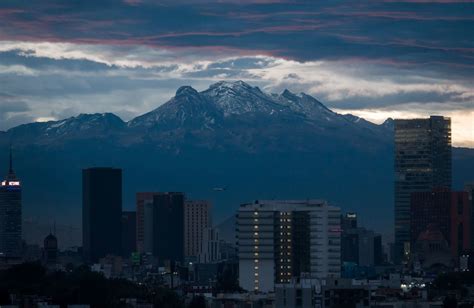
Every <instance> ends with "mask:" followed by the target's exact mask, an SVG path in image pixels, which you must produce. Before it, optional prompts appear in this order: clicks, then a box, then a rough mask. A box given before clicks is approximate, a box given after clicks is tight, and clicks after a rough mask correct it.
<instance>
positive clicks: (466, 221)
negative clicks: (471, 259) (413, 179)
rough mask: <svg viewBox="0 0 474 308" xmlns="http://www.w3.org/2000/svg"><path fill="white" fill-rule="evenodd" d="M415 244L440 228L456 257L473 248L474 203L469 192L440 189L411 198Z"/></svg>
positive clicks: (415, 194)
mask: <svg viewBox="0 0 474 308" xmlns="http://www.w3.org/2000/svg"><path fill="white" fill-rule="evenodd" d="M410 211H411V215H410V216H411V245H412V247H414V245H415V243H416V241H417V240H418V238H419V236H420V234H421V233H422V232H425V231H426V230H428V227H429V226H430V228H431V229H432V230H434V229H436V230H439V231H440V232H441V234H442V235H443V237H444V238H445V239H446V240H447V241H448V244H449V247H450V249H451V254H452V256H453V257H457V256H459V255H460V254H461V253H462V252H463V251H465V250H468V249H469V248H470V245H471V204H470V203H469V196H468V193H467V192H465V191H461V192H453V191H448V190H446V189H436V190H434V191H431V192H415V193H413V194H412V195H411V208H410Z"/></svg>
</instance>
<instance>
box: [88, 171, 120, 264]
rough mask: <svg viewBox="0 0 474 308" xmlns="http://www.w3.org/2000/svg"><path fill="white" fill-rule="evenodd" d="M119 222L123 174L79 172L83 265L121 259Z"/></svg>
mask: <svg viewBox="0 0 474 308" xmlns="http://www.w3.org/2000/svg"><path fill="white" fill-rule="evenodd" d="M121 220H122V170H121V169H116V168H89V169H84V170H82V243H83V252H84V258H85V261H86V262H97V261H98V260H99V259H100V258H103V257H105V256H107V255H115V256H120V255H121V252H122V249H121V247H122V239H121V236H120V235H121V234H122V233H121Z"/></svg>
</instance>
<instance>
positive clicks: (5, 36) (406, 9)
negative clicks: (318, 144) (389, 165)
mask: <svg viewBox="0 0 474 308" xmlns="http://www.w3.org/2000/svg"><path fill="white" fill-rule="evenodd" d="M236 79H242V80H244V81H247V82H249V83H251V84H254V85H258V86H260V87H261V88H263V89H265V90H266V91H268V92H281V91H282V90H284V89H285V88H288V89H290V90H291V91H293V92H306V93H309V94H311V95H313V96H315V97H317V98H318V99H319V100H321V101H322V102H324V103H325V104H326V105H327V106H328V107H330V108H332V109H333V110H336V111H337V112H340V113H353V114H356V115H359V116H363V117H365V118H366V119H368V120H371V121H373V122H377V123H380V122H382V121H383V120H385V119H386V118H387V117H420V116H427V115H430V114H441V115H446V116H450V117H452V121H453V143H454V144H455V145H457V146H469V147H474V2H473V1H466V0H457V1H456V0H433V1H430V0H404V1H398V0H374V1H342V0H331V1H304V2H300V1H291V2H290V1H287V0H185V1H180V0H173V1H171V0H165V1H151V0H125V1H104V0H94V1H78V0H76V1H74V0H68V1H9V0H3V1H1V2H0V130H6V129H8V128H10V127H13V126H15V125H18V124H21V123H27V122H31V121H42V120H47V119H61V118H65V117H69V116H73V115H77V114H78V113H93V112H114V113H116V114H117V115H119V116H121V117H122V118H123V119H124V120H129V119H131V118H133V117H134V116H136V115H139V114H142V113H144V112H147V111H150V110H151V109H154V108H156V107H157V106H159V105H160V104H163V103H164V102H166V101H167V100H168V99H169V98H170V97H171V96H173V95H174V93H175V91H176V89H177V88H178V87H179V86H181V85H191V86H193V87H195V88H196V89H198V90H204V89H206V88H207V87H208V86H209V85H210V84H211V83H214V82H216V81H218V80H236Z"/></svg>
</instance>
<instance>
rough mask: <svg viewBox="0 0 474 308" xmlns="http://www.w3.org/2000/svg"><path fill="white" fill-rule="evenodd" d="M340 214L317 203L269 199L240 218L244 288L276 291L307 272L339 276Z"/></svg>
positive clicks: (243, 209) (243, 207)
mask: <svg viewBox="0 0 474 308" xmlns="http://www.w3.org/2000/svg"><path fill="white" fill-rule="evenodd" d="M340 215H341V214H340V209H339V208H337V207H334V206H329V205H328V204H327V203H326V202H325V201H318V200H265V201H255V202H254V203H248V204H242V205H241V206H240V208H239V211H238V214H237V236H238V255H239V283H240V286H241V287H242V288H243V289H246V290H249V291H252V290H255V291H261V292H268V291H273V289H274V286H275V283H285V282H289V281H291V279H292V278H293V277H299V276H300V275H301V274H302V273H309V274H310V275H311V277H314V278H324V277H339V276H340V270H341V260H340V258H341V248H340V245H341V242H340V236H341V228H340Z"/></svg>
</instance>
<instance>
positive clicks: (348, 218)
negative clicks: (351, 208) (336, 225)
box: [341, 213, 357, 230]
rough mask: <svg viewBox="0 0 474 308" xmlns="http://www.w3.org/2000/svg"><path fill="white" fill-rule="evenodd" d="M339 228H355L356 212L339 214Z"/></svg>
mask: <svg viewBox="0 0 474 308" xmlns="http://www.w3.org/2000/svg"><path fill="white" fill-rule="evenodd" d="M341 228H342V230H348V229H355V228H357V214H356V213H346V214H344V215H342V216H341Z"/></svg>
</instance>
